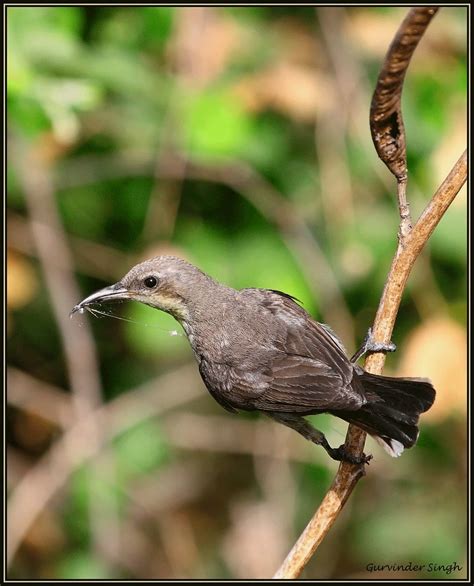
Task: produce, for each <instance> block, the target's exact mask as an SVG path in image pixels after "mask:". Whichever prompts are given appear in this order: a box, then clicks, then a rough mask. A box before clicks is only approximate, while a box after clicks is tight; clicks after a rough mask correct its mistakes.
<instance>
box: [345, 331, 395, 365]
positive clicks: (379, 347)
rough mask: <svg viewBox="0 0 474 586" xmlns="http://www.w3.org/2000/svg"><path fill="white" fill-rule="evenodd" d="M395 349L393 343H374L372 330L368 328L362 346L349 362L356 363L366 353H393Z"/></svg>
mask: <svg viewBox="0 0 474 586" xmlns="http://www.w3.org/2000/svg"><path fill="white" fill-rule="evenodd" d="M396 349H397V347H396V346H395V344H394V343H393V342H388V343H386V342H376V341H375V340H374V338H373V335H372V328H369V330H368V332H367V334H366V336H365V338H364V341H363V342H362V346H361V347H360V348H359V350H357V352H356V353H355V354H354V356H353V357H352V358H351V362H357V361H358V360H359V358H361V357H362V356H363V355H364V354H367V352H395V350H396Z"/></svg>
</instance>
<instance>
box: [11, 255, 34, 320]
mask: <svg viewBox="0 0 474 586" xmlns="http://www.w3.org/2000/svg"><path fill="white" fill-rule="evenodd" d="M37 290H38V280H37V278H36V275H35V271H34V269H33V266H32V264H31V262H30V261H29V260H28V259H27V258H26V257H24V256H23V255H21V254H18V253H17V252H13V251H11V250H9V251H8V253H7V307H8V309H19V308H20V307H23V306H24V305H26V304H27V303H29V302H30V301H31V300H32V299H33V297H34V296H35V294H36V291H37Z"/></svg>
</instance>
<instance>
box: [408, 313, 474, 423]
mask: <svg viewBox="0 0 474 586" xmlns="http://www.w3.org/2000/svg"><path fill="white" fill-rule="evenodd" d="M397 376H418V377H428V378H429V379H431V382H432V383H433V385H434V387H435V389H436V401H435V403H434V405H433V407H432V408H431V409H430V410H429V411H428V412H427V413H426V414H425V415H424V416H423V417H424V418H425V419H431V420H432V421H439V420H442V419H444V418H446V417H448V416H449V415H451V414H453V413H458V414H459V413H463V414H464V413H465V411H466V400H467V333H466V330H465V328H463V327H462V326H461V325H459V324H458V323H457V322H455V321H454V320H452V319H449V318H447V317H437V318H433V319H430V320H429V321H426V322H425V323H423V324H422V325H420V326H419V327H418V328H416V329H415V330H414V331H413V332H412V333H411V334H410V336H409V337H408V340H407V342H406V343H405V345H404V348H403V354H402V358H401V361H400V365H399V368H398V372H397Z"/></svg>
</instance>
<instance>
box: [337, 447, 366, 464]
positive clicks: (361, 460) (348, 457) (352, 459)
mask: <svg viewBox="0 0 474 586" xmlns="http://www.w3.org/2000/svg"><path fill="white" fill-rule="evenodd" d="M330 456H331V457H332V458H334V460H339V461H340V462H349V464H355V465H357V466H361V465H364V464H369V462H370V460H372V457H373V456H372V454H368V455H366V454H361V455H360V456H356V455H355V454H351V453H350V452H349V451H348V450H347V448H346V446H345V445H344V444H342V446H339V447H338V448H332V450H331V453H330Z"/></svg>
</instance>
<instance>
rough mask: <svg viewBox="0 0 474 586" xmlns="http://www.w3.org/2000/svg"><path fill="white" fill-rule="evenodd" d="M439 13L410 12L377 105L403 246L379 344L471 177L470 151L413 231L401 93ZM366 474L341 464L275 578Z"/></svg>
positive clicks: (369, 366) (378, 323)
mask: <svg viewBox="0 0 474 586" xmlns="http://www.w3.org/2000/svg"><path fill="white" fill-rule="evenodd" d="M437 10H438V9H437V8H433V7H423V8H415V9H412V10H410V12H409V13H408V15H407V17H406V18H405V20H404V21H403V23H402V24H401V25H400V27H399V29H398V31H397V34H396V36H395V38H394V40H393V42H392V44H391V45H390V48H389V50H388V53H387V56H386V58H385V61H384V64H383V67H382V70H381V73H380V75H379V78H378V81H377V87H376V89H375V92H374V96H373V99H372V104H371V111H370V123H371V131H372V137H373V140H374V144H375V148H376V150H377V153H378V155H379V157H380V158H381V159H382V160H383V161H384V163H385V164H386V165H387V167H388V168H389V169H390V171H391V172H392V173H393V174H394V175H395V177H396V179H397V195H398V204H399V211H400V228H399V243H398V247H397V251H396V253H395V256H394V259H393V261H392V266H391V267H390V271H389V274H388V277H387V280H386V284H385V288H384V291H383V293H382V297H381V299H380V303H379V308H378V311H377V314H376V317H375V321H374V325H373V328H372V331H373V335H374V339H375V340H377V341H389V340H390V338H391V334H392V330H393V326H394V324H395V319H396V316H397V312H398V308H399V306H400V301H401V298H402V295H403V291H404V288H405V285H406V282H407V279H408V277H409V275H410V272H411V269H412V267H413V265H414V263H415V261H416V259H417V258H418V256H419V254H420V252H421V250H422V248H423V247H424V245H425V244H426V242H427V241H428V239H429V237H430V236H431V234H432V232H433V230H434V229H435V227H436V226H437V224H438V222H439V221H440V220H441V218H442V217H443V215H444V213H445V212H446V210H447V209H448V207H449V205H450V204H451V202H452V201H453V199H454V198H455V196H456V194H457V193H458V192H459V190H460V189H461V187H462V186H463V184H464V182H465V181H466V178H467V153H466V152H464V153H463V155H461V157H460V158H459V160H458V161H457V162H456V164H455V165H454V167H453V169H452V171H451V172H450V174H449V175H448V177H447V178H446V179H445V181H444V182H443V184H442V185H441V186H440V187H439V189H438V190H437V192H436V193H435V195H434V196H433V198H432V199H431V201H430V203H429V204H428V205H427V207H426V208H425V210H424V212H423V213H422V215H421V216H420V218H419V219H418V221H417V223H416V224H415V226H414V227H413V228H412V224H411V218H410V212H409V207H408V202H407V200H406V183H407V165H406V141H405V130H404V126H403V118H402V113H401V94H402V89H403V81H404V78H405V73H406V70H407V68H408V65H409V63H410V59H411V57H412V54H413V52H414V50H415V49H416V47H417V45H418V42H419V40H420V38H421V37H422V35H423V33H424V31H425V30H426V27H427V26H428V24H429V23H430V21H431V19H432V18H433V16H434V15H435V14H436V12H437ZM384 362H385V355H384V354H382V353H377V354H372V355H370V356H369V357H368V358H367V360H366V361H365V369H366V370H367V371H369V372H372V373H375V374H379V373H381V372H382V368H383V365H384ZM365 439H366V434H365V432H363V431H362V430H361V429H359V428H358V427H356V426H354V425H350V426H349V429H348V432H347V436H346V443H345V445H346V448H347V449H348V451H349V452H351V453H352V454H354V455H361V454H362V453H363V450H364V444H365ZM363 474H364V471H363V469H362V468H360V467H356V466H353V465H351V464H348V463H345V462H343V463H341V465H340V466H339V469H338V471H337V474H336V476H335V478H334V481H333V483H332V485H331V487H330V489H329V491H328V492H327V494H326V496H325V497H324V499H323V501H322V503H321V505H320V506H319V508H318V510H317V511H316V513H315V514H314V516H313V518H312V519H311V521H310V522H309V524H308V525H307V527H306V528H305V530H304V531H303V533H302V534H301V536H300V537H299V539H298V540H297V542H296V543H295V545H294V546H293V548H292V550H291V551H290V553H289V554H288V556H287V558H286V559H285V561H284V562H283V564H282V566H281V567H280V568H279V570H278V571H277V573H276V574H275V575H274V578H275V579H281V578H297V577H298V576H299V575H300V574H301V572H302V570H303V569H304V567H305V566H306V564H307V563H308V561H309V560H310V559H311V557H312V556H313V554H314V552H315V551H316V549H317V548H318V546H319V544H320V543H321V542H322V540H323V539H324V537H325V536H326V534H327V532H328V531H329V529H330V528H331V527H332V525H333V523H334V522H335V521H336V519H337V517H338V516H339V513H340V512H341V510H342V508H343V506H344V504H345V502H346V501H347V499H348V498H349V496H350V495H351V493H352V491H353V489H354V487H355V485H356V484H357V481H358V480H359V479H360V478H361V476H362V475H363Z"/></svg>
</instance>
